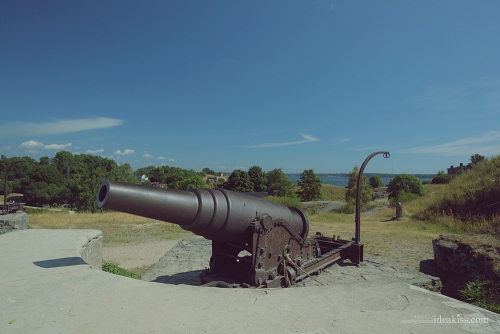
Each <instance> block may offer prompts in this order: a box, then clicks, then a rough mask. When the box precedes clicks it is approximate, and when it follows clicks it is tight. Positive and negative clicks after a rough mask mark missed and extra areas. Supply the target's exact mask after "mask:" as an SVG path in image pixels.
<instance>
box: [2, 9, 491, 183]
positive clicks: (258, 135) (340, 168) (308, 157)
mask: <svg viewBox="0 0 500 334" xmlns="http://www.w3.org/2000/svg"><path fill="white" fill-rule="evenodd" d="M498 13H500V1H496V0H495V1H458V0H453V1H289V0H288V1H166V0H165V1H122V0H120V1H112V0H109V1H72V0H64V1H50V0H49V1H34V0H31V1H21V0H16V1H2V2H0V41H1V43H0V154H4V155H6V156H7V157H12V156H31V157H33V158H35V159H37V160H38V159H39V158H40V157H42V156H49V157H53V156H54V154H55V152H57V151H60V150H67V151H70V152H72V153H75V154H77V153H89V154H95V155H100V156H104V157H109V158H112V159H114V160H115V161H117V162H118V163H126V162H127V163H130V165H131V166H132V167H133V168H139V167H145V166H149V165H153V166H160V165H169V166H178V167H181V168H186V169H195V170H198V171H201V169H203V168H204V167H209V168H211V169H214V170H216V171H222V172H231V171H232V170H234V169H244V170H248V168H249V167H251V166H253V165H258V166H261V167H262V168H263V169H264V170H266V171H269V170H272V169H274V168H283V171H284V172H285V173H295V172H299V173H300V172H302V171H303V170H305V169H311V168H312V169H314V171H315V172H317V173H328V172H331V173H336V172H348V171H350V170H351V169H352V167H353V166H354V165H358V166H359V165H361V163H362V162H363V160H364V159H365V158H366V157H367V156H368V155H369V154H370V153H372V152H374V151H381V150H384V151H385V150H387V151H390V152H391V158H390V159H383V158H382V156H377V157H375V158H374V159H372V160H371V162H370V163H369V164H368V166H367V168H366V172H374V173H377V172H378V173H436V172H438V171H439V170H444V169H446V168H447V167H449V166H450V165H455V166H456V165H458V164H459V163H460V162H463V163H468V162H469V160H470V156H471V155H472V154H474V153H479V154H482V155H485V156H487V157H489V156H492V155H498V154H500V20H499V19H498Z"/></svg>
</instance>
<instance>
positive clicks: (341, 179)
mask: <svg viewBox="0 0 500 334" xmlns="http://www.w3.org/2000/svg"><path fill="white" fill-rule="evenodd" d="M286 176H288V177H289V178H290V180H292V181H293V183H295V184H296V183H297V181H299V180H300V175H297V174H286ZM319 178H320V179H321V180H322V181H323V183H324V184H333V185H334V186H339V187H347V183H349V178H348V177H345V176H322V175H320V176H319ZM380 179H381V180H382V182H383V183H384V184H385V185H388V184H389V182H391V180H392V178H390V177H381V178H380ZM419 180H420V181H421V182H424V181H432V179H427V178H421V179H419Z"/></svg>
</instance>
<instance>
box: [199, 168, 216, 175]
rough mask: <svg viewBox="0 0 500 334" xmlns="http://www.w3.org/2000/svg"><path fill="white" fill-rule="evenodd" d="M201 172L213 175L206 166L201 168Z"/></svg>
mask: <svg viewBox="0 0 500 334" xmlns="http://www.w3.org/2000/svg"><path fill="white" fill-rule="evenodd" d="M201 172H202V173H205V175H207V174H208V175H215V172H214V171H213V170H211V169H210V168H208V167H205V168H203V170H202V171H201Z"/></svg>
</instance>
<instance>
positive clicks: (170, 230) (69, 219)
mask: <svg viewBox="0 0 500 334" xmlns="http://www.w3.org/2000/svg"><path fill="white" fill-rule="evenodd" d="M28 222H29V227H30V228H44V229H95V230H101V231H102V232H103V235H104V239H103V242H104V245H106V246H113V245H118V244H124V243H134V242H145V241H150V240H160V239H180V238H184V237H187V236H193V234H192V233H191V232H188V231H185V230H183V229H182V228H180V227H179V225H176V224H170V223H166V222H162V221H158V220H153V219H148V218H143V217H138V216H134V215H130V214H126V213H121V212H106V213H76V214H68V213H64V212H53V213H52V212H44V213H36V214H30V215H29V217H28Z"/></svg>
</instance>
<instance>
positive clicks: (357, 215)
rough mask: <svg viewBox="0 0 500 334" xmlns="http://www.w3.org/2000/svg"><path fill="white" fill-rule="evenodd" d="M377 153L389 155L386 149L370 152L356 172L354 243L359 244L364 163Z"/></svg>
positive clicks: (386, 156) (387, 156)
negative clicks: (357, 172)
mask: <svg viewBox="0 0 500 334" xmlns="http://www.w3.org/2000/svg"><path fill="white" fill-rule="evenodd" d="M377 154H383V155H384V158H389V157H390V156H391V155H390V153H389V152H386V151H380V152H375V153H372V154H370V155H369V156H368V158H366V159H365V161H364V162H363V164H362V165H361V168H360V169H359V174H358V184H357V187H358V188H357V189H356V219H355V222H356V235H355V237H354V241H355V243H356V244H359V239H360V234H361V231H360V226H361V218H360V216H361V207H360V203H359V202H360V198H361V182H362V180H363V171H364V170H365V167H366V164H368V161H370V159H371V158H373V157H374V156H376V155H377Z"/></svg>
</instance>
